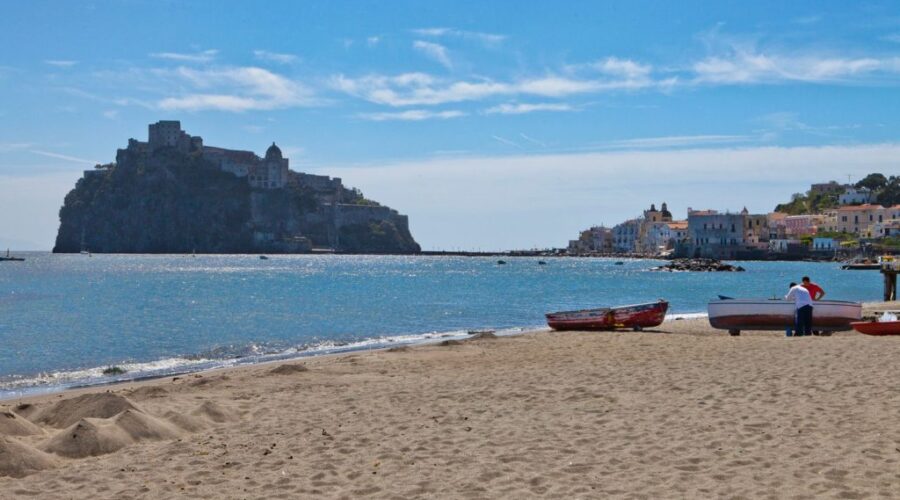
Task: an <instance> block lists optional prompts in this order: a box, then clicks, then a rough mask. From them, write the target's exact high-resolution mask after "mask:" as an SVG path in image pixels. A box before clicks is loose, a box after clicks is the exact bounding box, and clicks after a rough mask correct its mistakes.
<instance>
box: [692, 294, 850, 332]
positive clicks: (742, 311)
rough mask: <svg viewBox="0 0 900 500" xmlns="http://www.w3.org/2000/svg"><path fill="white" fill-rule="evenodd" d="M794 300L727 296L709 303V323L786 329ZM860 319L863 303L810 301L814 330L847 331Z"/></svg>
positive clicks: (791, 322)
mask: <svg viewBox="0 0 900 500" xmlns="http://www.w3.org/2000/svg"><path fill="white" fill-rule="evenodd" d="M794 314H795V307H794V303H793V302H791V301H787V300H780V299H769V300H767V299H728V300H714V301H711V302H710V303H709V324H710V325H711V326H712V327H713V328H718V329H721V330H729V331H738V332H739V331H741V330H785V329H786V328H788V327H792V326H794ZM860 318H862V304H859V303H858V302H845V301H840V300H820V301H817V302H815V303H814V304H813V324H812V327H813V329H814V330H820V331H825V332H837V331H844V330H850V329H852V327H851V326H850V323H851V322H854V321H859V320H860Z"/></svg>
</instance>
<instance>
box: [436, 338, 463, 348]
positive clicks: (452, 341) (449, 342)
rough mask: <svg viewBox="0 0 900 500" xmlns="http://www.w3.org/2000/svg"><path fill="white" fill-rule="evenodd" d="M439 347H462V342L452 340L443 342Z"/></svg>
mask: <svg viewBox="0 0 900 500" xmlns="http://www.w3.org/2000/svg"><path fill="white" fill-rule="evenodd" d="M439 345H441V346H444V347H446V346H451V345H462V342H460V341H459V340H453V339H450V340H444V341H442V342H441V343H440V344H439Z"/></svg>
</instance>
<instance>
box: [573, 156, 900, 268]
mask: <svg viewBox="0 0 900 500" xmlns="http://www.w3.org/2000/svg"><path fill="white" fill-rule="evenodd" d="M896 184H898V179H897V178H896V177H891V178H890V179H888V178H885V177H884V176H883V175H881V174H871V175H869V176H867V177H866V178H865V179H863V180H862V181H860V182H858V183H856V184H839V183H838V182H835V181H831V182H827V183H820V184H813V185H811V186H810V189H809V191H808V192H807V193H806V194H805V195H804V194H799V193H798V194H795V195H794V196H793V199H792V201H791V202H790V203H787V204H782V205H778V207H776V209H775V211H773V212H769V213H764V214H755V213H750V212H749V211H748V210H747V209H746V208H744V209H743V210H741V211H739V212H729V211H718V210H712V209H702V210H700V209H694V208H691V207H688V208H687V217H686V218H684V219H677V218H675V216H674V215H673V213H672V212H671V211H670V210H669V207H668V205H667V204H666V203H662V204H661V205H660V206H659V208H657V207H656V205H655V204H651V205H650V208H649V209H647V210H644V211H643V214H642V215H641V216H639V217H636V218H633V219H629V220H626V221H624V222H621V223H619V224H616V225H615V226H613V227H606V226H604V225H600V226H594V227H591V228H588V229H585V230H584V231H581V233H580V235H579V237H578V238H577V239H575V240H571V241H570V242H569V244H568V247H567V250H566V253H567V254H569V255H578V256H591V255H629V256H635V257H690V258H712V259H732V260H753V259H771V260H775V259H778V260H799V259H823V260H824V259H847V258H855V257H867V256H874V255H876V254H880V253H885V252H887V253H893V252H895V251H897V250H900V204H898V203H897V202H896V200H895V197H896V193H895V192H894V191H895V190H896Z"/></svg>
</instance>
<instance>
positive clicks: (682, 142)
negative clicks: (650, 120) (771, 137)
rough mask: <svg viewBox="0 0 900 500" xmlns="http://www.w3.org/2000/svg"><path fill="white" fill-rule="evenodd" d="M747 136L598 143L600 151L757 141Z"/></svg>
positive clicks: (683, 137)
mask: <svg viewBox="0 0 900 500" xmlns="http://www.w3.org/2000/svg"><path fill="white" fill-rule="evenodd" d="M757 139H758V137H754V136H749V135H673V136H663V137H640V138H636V139H623V140H618V141H607V142H601V143H598V144H597V146H599V147H600V148H601V149H631V150H638V149H666V148H682V147H696V146H706V145H711V144H712V145H721V144H735V143H741V142H749V141H753V140H757Z"/></svg>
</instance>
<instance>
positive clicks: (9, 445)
mask: <svg viewBox="0 0 900 500" xmlns="http://www.w3.org/2000/svg"><path fill="white" fill-rule="evenodd" d="M0 418H2V417H0ZM55 465H56V460H55V459H54V458H53V457H52V456H50V455H48V454H46V453H44V452H42V451H40V450H36V449H34V448H32V447H30V446H28V445H25V444H22V443H20V442H18V441H16V440H15V439H12V438H7V437H3V436H0V476H12V477H22V476H27V475H28V474H31V473H32V472H37V471H39V470H44V469H49V468H51V467H53V466H55Z"/></svg>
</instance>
